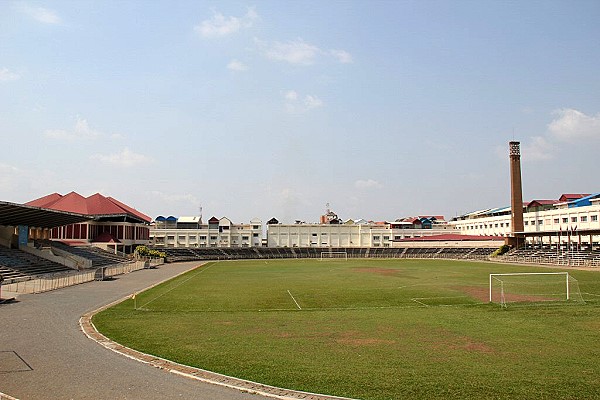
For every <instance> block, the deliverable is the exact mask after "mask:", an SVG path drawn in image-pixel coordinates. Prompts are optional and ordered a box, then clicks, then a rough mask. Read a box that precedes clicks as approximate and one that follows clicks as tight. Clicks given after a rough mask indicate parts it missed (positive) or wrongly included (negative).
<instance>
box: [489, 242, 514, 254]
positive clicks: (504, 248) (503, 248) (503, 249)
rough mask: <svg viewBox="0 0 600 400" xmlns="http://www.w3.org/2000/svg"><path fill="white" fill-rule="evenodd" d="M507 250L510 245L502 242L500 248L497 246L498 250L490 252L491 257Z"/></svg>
mask: <svg viewBox="0 0 600 400" xmlns="http://www.w3.org/2000/svg"><path fill="white" fill-rule="evenodd" d="M509 250H510V246H509V245H507V244H503V245H502V246H500V248H498V250H496V251H495V252H493V253H492V257H497V256H501V255H502V254H505V253H507V252H508V251H509Z"/></svg>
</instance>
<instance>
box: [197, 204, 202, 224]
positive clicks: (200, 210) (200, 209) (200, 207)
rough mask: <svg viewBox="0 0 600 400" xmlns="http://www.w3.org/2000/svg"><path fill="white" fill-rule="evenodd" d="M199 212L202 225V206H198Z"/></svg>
mask: <svg viewBox="0 0 600 400" xmlns="http://www.w3.org/2000/svg"><path fill="white" fill-rule="evenodd" d="M198 211H199V213H200V223H202V205H200V206H198Z"/></svg>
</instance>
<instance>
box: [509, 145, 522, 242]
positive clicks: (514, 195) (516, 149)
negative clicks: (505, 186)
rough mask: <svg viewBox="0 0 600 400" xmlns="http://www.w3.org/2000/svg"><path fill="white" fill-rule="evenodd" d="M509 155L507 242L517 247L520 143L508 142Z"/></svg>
mask: <svg viewBox="0 0 600 400" xmlns="http://www.w3.org/2000/svg"><path fill="white" fill-rule="evenodd" d="M508 148H509V155H510V207H511V218H510V228H511V229H510V230H511V237H510V238H509V240H508V244H510V245H512V246H515V247H518V246H519V241H518V238H517V236H516V234H515V232H523V230H524V227H523V188H522V185H521V143H520V142H514V141H513V142H509V143H508Z"/></svg>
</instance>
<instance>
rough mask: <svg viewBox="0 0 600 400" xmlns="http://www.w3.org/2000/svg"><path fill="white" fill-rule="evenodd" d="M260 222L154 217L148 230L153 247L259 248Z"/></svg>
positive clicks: (214, 218)
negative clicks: (246, 222) (236, 222)
mask: <svg viewBox="0 0 600 400" xmlns="http://www.w3.org/2000/svg"><path fill="white" fill-rule="evenodd" d="M262 236H263V235H262V221H260V220H258V219H253V220H251V221H250V223H248V224H234V223H232V222H231V220H230V219H229V218H227V217H223V218H221V219H218V218H216V217H212V218H211V219H209V220H208V221H207V223H202V220H201V218H200V217H179V218H175V217H167V218H165V217H157V218H156V220H155V223H154V226H152V228H151V230H150V244H151V245H152V246H156V247H258V246H261V245H262Z"/></svg>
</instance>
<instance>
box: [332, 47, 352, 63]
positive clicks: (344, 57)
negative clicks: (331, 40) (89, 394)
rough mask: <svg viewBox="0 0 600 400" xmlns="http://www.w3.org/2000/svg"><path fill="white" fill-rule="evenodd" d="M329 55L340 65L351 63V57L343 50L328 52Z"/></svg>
mask: <svg viewBox="0 0 600 400" xmlns="http://www.w3.org/2000/svg"><path fill="white" fill-rule="evenodd" d="M329 54H331V55H332V56H333V57H335V58H336V59H337V60H338V61H339V62H341V63H342V64H349V63H351V62H353V60H352V55H351V54H350V53H348V52H347V51H345V50H329Z"/></svg>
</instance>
